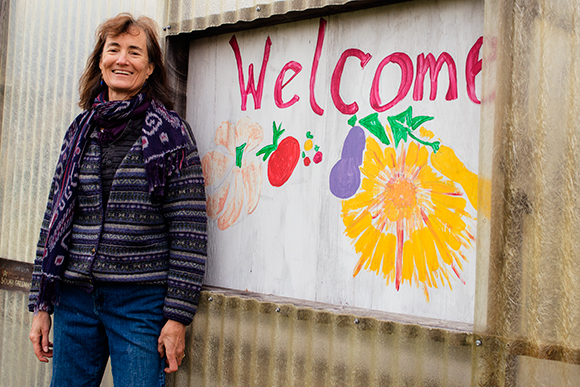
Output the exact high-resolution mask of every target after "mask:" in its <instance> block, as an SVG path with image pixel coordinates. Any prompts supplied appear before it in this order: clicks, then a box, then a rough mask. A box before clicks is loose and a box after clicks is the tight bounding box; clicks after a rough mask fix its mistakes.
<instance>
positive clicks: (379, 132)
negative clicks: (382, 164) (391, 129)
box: [359, 113, 391, 145]
mask: <svg viewBox="0 0 580 387" xmlns="http://www.w3.org/2000/svg"><path fill="white" fill-rule="evenodd" d="M359 123H360V124H361V125H362V126H363V127H365V128H366V129H367V130H368V131H369V132H371V133H372V134H374V135H375V136H376V137H377V138H378V139H379V140H380V141H381V142H382V143H383V144H385V145H390V144H391V142H390V141H389V137H387V133H386V132H385V127H384V126H383V124H381V122H380V121H379V113H373V114H369V115H368V116H366V117H364V118H361V119H360V121H359Z"/></svg>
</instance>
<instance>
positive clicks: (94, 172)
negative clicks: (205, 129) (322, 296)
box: [29, 14, 207, 387]
mask: <svg viewBox="0 0 580 387" xmlns="http://www.w3.org/2000/svg"><path fill="white" fill-rule="evenodd" d="M156 28H157V27H156V24H155V22H154V21H153V20H151V19H149V18H146V17H140V18H138V19H134V18H133V17H132V16H131V15H129V14H120V15H118V16H116V17H114V18H112V19H109V20H107V21H105V22H104V23H103V24H101V25H100V26H99V28H98V29H97V42H96V44H95V48H94V49H93V52H92V54H91V56H90V57H89V59H88V61H87V65H86V67H85V70H84V72H83V75H82V77H81V80H80V87H79V88H80V96H81V98H80V102H79V105H80V106H81V107H82V108H84V109H85V111H84V112H82V113H81V114H80V115H79V116H78V117H77V118H76V119H75V120H74V121H73V123H72V124H71V126H70V127H69V129H68V130H67V132H66V135H65V139H64V141H63V146H62V150H61V153H60V158H59V160H58V164H57V167H56V172H55V175H54V179H53V184H52V187H51V190H50V194H49V200H48V205H47V209H46V212H45V215H44V221H43V224H42V227H41V230H40V239H39V242H38V246H37V254H36V259H35V266H34V273H33V276H32V286H31V290H30V296H29V310H30V311H33V312H35V316H34V318H33V323H32V328H31V331H30V340H31V341H32V344H33V347H34V352H35V354H36V356H37V357H38V360H40V361H42V362H48V359H49V358H51V357H53V350H52V348H51V347H52V343H50V342H49V333H50V329H51V326H52V321H51V317H50V314H51V313H53V312H54V361H53V369H52V383H51V385H52V386H72V385H99V384H100V380H101V379H102V377H103V372H104V370H105V366H106V364H107V361H108V358H109V357H110V359H111V369H112V372H113V379H114V383H115V385H119V386H128V385H131V386H143V387H145V386H147V387H153V386H163V385H165V384H164V380H165V377H164V371H165V372H167V373H169V372H174V371H177V368H178V367H179V366H180V365H181V362H182V360H183V357H184V356H185V355H184V350H185V327H186V326H187V325H188V324H190V323H191V321H192V319H193V315H194V314H195V312H196V309H197V303H198V298H199V291H200V289H201V282H202V280H203V275H204V271H205V257H206V244H207V235H206V217H205V190H204V181H203V177H202V174H201V161H200V159H199V157H198V152H197V147H196V143H195V139H194V137H193V135H192V133H191V128H190V127H189V125H188V124H187V122H185V121H184V120H182V119H181V118H180V117H179V116H178V115H177V113H175V112H174V111H172V110H169V109H171V108H172V103H171V100H170V99H169V98H168V97H167V96H168V95H169V91H168V87H167V85H166V75H165V67H164V65H163V61H162V55H161V49H160V47H159V43H158V37H157V33H156ZM165 363H167V366H166V364H165Z"/></svg>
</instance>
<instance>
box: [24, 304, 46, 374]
mask: <svg viewBox="0 0 580 387" xmlns="http://www.w3.org/2000/svg"><path fill="white" fill-rule="evenodd" d="M51 325H52V320H51V318H50V315H49V314H48V312H42V311H40V312H38V313H37V314H36V315H35V316H34V317H33V318H32V328H31V329H30V335H29V336H28V337H29V338H30V341H32V347H33V348H34V354H35V355H36V357H37V358H38V360H40V361H41V362H43V363H48V358H49V357H52V343H51V342H50V341H49V340H48V334H49V333H50V327H51Z"/></svg>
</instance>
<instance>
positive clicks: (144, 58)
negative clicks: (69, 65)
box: [99, 30, 155, 101]
mask: <svg viewBox="0 0 580 387" xmlns="http://www.w3.org/2000/svg"><path fill="white" fill-rule="evenodd" d="M130 32H131V33H123V34H121V35H119V36H109V37H107V40H106V41H105V46H104V47H103V52H102V54H101V61H100V62H99V68H100V69H101V74H102V76H103V81H105V83H106V84H107V86H108V87H109V101H121V100H127V99H130V98H131V97H133V96H134V95H135V94H137V93H138V92H139V90H141V87H143V84H144V83H145V81H146V80H147V78H148V77H149V75H151V73H152V72H153V68H154V67H155V65H154V64H153V63H149V57H148V55H147V37H146V35H145V32H143V31H141V30H135V31H130ZM135 32H138V34H137V35H135V34H134V33H135Z"/></svg>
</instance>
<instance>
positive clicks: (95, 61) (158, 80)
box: [79, 13, 173, 110]
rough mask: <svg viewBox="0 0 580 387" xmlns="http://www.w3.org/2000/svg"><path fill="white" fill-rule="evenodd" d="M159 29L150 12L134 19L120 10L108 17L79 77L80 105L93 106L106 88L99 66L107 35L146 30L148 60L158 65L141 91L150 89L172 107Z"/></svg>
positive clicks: (82, 106) (163, 102) (150, 94)
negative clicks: (149, 15) (102, 82)
mask: <svg viewBox="0 0 580 387" xmlns="http://www.w3.org/2000/svg"><path fill="white" fill-rule="evenodd" d="M157 29H158V26H157V23H155V21H154V20H153V19H151V18H148V17H147V16H140V17H139V18H137V19H135V18H134V17H133V15H131V14H129V13H120V14H118V15H117V16H115V17H113V18H111V19H108V20H105V21H104V22H103V23H102V24H101V25H99V27H97V31H96V32H95V37H96V40H97V41H96V43H95V48H94V49H93V52H92V53H91V55H90V56H89V58H88V59H87V64H86V65H85V69H84V71H83V74H82V75H81V79H80V81H79V94H80V101H79V106H80V107H81V108H82V109H85V110H88V109H90V108H91V106H92V105H93V101H94V100H95V98H96V97H97V96H98V95H99V94H100V93H101V92H102V91H103V90H106V88H107V86H106V85H105V84H103V85H101V69H100V68H99V62H100V61H101V55H102V52H103V48H104V47H105V41H106V40H107V37H108V36H119V35H121V34H125V33H129V34H134V32H133V31H143V32H145V36H146V37H147V56H148V58H149V63H153V64H154V65H155V68H154V69H153V73H152V74H151V75H150V76H149V78H148V79H147V82H146V84H145V85H144V86H143V89H142V90H141V91H145V92H147V94H148V96H149V97H152V98H155V99H156V100H157V101H159V102H161V103H162V104H163V105H165V107H166V108H167V109H173V101H172V100H171V97H170V95H171V93H170V91H169V87H168V86H167V74H166V72H165V65H164V64H163V54H162V53H161V47H159V36H158V34H157Z"/></svg>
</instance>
